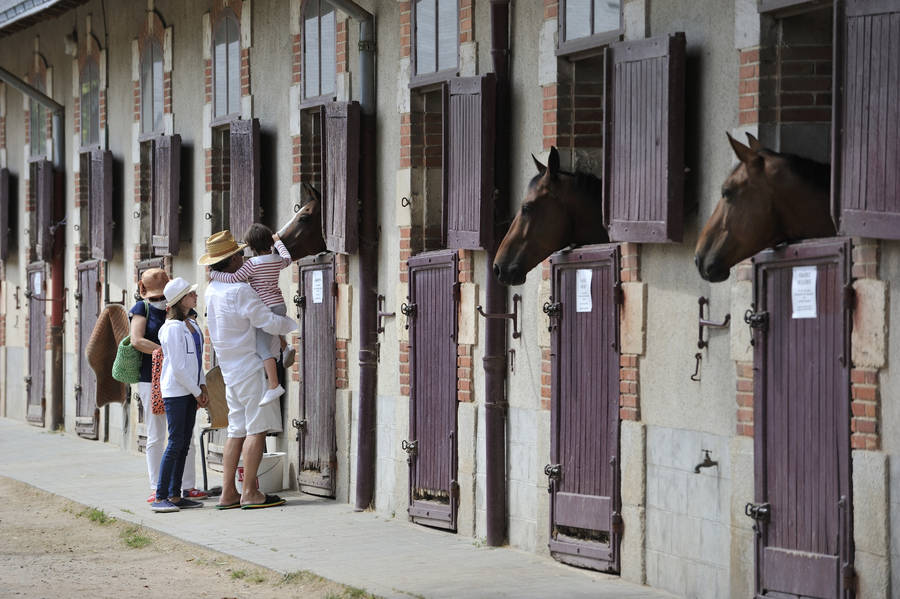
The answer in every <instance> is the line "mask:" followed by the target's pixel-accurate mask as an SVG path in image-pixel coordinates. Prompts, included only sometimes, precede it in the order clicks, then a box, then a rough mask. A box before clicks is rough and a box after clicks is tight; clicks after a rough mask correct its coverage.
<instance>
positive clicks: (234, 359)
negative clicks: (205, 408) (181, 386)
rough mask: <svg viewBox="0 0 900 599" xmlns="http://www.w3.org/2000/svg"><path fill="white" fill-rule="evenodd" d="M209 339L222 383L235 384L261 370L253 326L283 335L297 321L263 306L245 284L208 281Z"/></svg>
mask: <svg viewBox="0 0 900 599" xmlns="http://www.w3.org/2000/svg"><path fill="white" fill-rule="evenodd" d="M206 319H207V326H208V327H209V339H210V341H211V342H212V346H213V349H215V350H216V357H217V358H218V361H219V366H221V368H222V378H223V379H224V380H225V384H226V385H235V384H237V383H240V382H241V381H243V380H245V379H246V378H247V377H249V376H250V375H252V374H254V373H255V372H256V371H258V370H260V369H262V367H263V363H262V359H261V358H260V357H259V354H257V353H256V329H262V330H264V331H265V332H267V333H269V334H270V335H286V334H288V333H290V332H291V331H293V330H295V329H296V328H297V323H296V322H294V321H293V320H291V319H290V318H286V317H284V316H279V315H277V314H275V313H274V312H272V311H271V310H270V309H269V307H268V306H266V305H265V304H264V303H263V302H262V300H261V299H259V296H258V295H257V294H256V292H255V291H253V289H252V288H251V287H250V285H248V284H247V283H221V282H219V281H211V282H210V284H209V287H207V288H206Z"/></svg>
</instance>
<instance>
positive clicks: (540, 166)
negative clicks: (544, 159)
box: [531, 154, 547, 176]
mask: <svg viewBox="0 0 900 599" xmlns="http://www.w3.org/2000/svg"><path fill="white" fill-rule="evenodd" d="M531 159H532V160H534V166H536V167H537V171H538V174H539V175H541V176H543V175H544V171H546V170H547V167H546V166H544V165H543V164H541V163H540V161H539V160H538V159H537V158H536V157H535V156H534V154H532V155H531Z"/></svg>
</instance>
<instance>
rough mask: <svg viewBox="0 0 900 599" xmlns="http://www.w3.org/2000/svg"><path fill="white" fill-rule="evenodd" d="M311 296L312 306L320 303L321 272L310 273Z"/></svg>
mask: <svg viewBox="0 0 900 599" xmlns="http://www.w3.org/2000/svg"><path fill="white" fill-rule="evenodd" d="M312 296H313V303H314V304H321V303H322V271H321V270H314V271H313V272H312Z"/></svg>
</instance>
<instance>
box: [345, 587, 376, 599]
mask: <svg viewBox="0 0 900 599" xmlns="http://www.w3.org/2000/svg"><path fill="white" fill-rule="evenodd" d="M341 599H375V595H372V594H371V593H369V592H367V591H366V590H365V589H358V588H356V587H347V588H346V589H345V590H344V593H343V594H342V595H341Z"/></svg>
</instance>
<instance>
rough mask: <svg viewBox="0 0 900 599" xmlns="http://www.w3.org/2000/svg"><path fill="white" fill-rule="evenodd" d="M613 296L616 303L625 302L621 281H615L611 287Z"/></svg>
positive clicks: (621, 303)
mask: <svg viewBox="0 0 900 599" xmlns="http://www.w3.org/2000/svg"><path fill="white" fill-rule="evenodd" d="M613 298H614V299H615V302H616V304H618V305H620V306H621V305H623V304H624V303H625V292H624V291H623V290H622V283H616V284H615V286H614V287H613Z"/></svg>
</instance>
